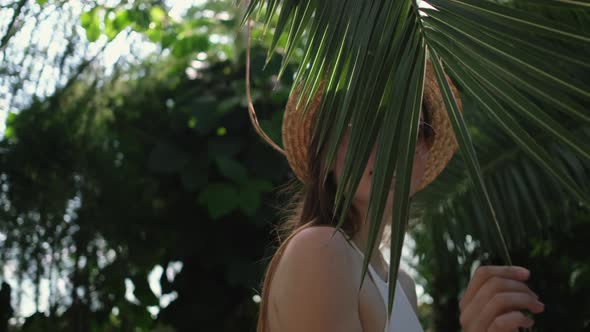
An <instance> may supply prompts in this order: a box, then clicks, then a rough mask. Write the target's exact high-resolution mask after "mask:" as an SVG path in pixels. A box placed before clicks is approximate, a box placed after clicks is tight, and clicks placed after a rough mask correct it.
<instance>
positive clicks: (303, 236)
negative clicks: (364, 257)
mask: <svg viewBox="0 0 590 332" xmlns="http://www.w3.org/2000/svg"><path fill="white" fill-rule="evenodd" d="M351 262H352V255H351V247H350V245H349V244H348V242H347V240H346V238H345V237H344V235H343V234H342V233H341V232H339V231H337V230H336V228H334V227H330V226H312V227H306V228H304V229H302V230H299V231H298V232H297V233H296V234H294V235H293V236H292V237H291V239H290V240H289V242H288V243H287V244H286V246H285V249H284V252H283V254H282V257H281V263H280V264H281V265H283V268H284V269H287V270H289V272H290V273H289V274H290V275H293V274H292V273H296V274H295V276H296V275H297V272H299V273H308V272H313V273H315V274H317V273H321V274H325V275H330V274H334V275H337V274H338V273H343V272H345V273H350V272H349V271H350V270H351V269H352V266H351ZM310 269H313V271H308V270H310Z"/></svg>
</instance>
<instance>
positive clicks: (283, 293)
mask: <svg viewBox="0 0 590 332" xmlns="http://www.w3.org/2000/svg"><path fill="white" fill-rule="evenodd" d="M334 231H335V229H334V228H332V227H308V228H306V229H304V230H301V231H299V232H298V233H297V234H296V235H294V236H293V237H292V238H291V239H290V241H289V243H288V244H287V245H286V247H285V251H284V253H283V256H282V257H281V259H280V262H279V264H278V265H277V269H276V271H275V275H274V278H273V281H272V286H271V290H270V296H271V302H273V304H274V307H275V308H276V309H275V311H276V317H274V319H275V323H276V324H275V326H280V331H329V330H333V331H361V330H362V328H361V325H360V324H361V323H360V319H359V317H358V290H357V289H358V285H359V282H360V280H356V278H355V274H354V273H353V272H354V271H353V263H352V261H353V257H352V253H351V250H350V248H349V247H348V246H349V244H348V243H347V242H346V239H345V238H344V236H343V235H342V234H341V233H339V232H336V233H335V232H334ZM343 317H344V318H343Z"/></svg>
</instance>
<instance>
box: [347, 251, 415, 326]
mask: <svg viewBox="0 0 590 332" xmlns="http://www.w3.org/2000/svg"><path fill="white" fill-rule="evenodd" d="M348 242H349V243H350V244H352V246H353V247H354V249H356V251H357V252H358V253H359V255H361V258H363V259H364V257H365V256H364V255H363V252H362V251H361V250H360V249H359V248H358V247H357V246H356V245H355V244H354V242H352V240H350V241H348ZM369 274H370V275H371V278H372V279H373V282H374V283H375V286H377V289H378V290H379V293H380V294H381V298H382V299H383V303H384V305H385V311H386V312H387V298H388V295H389V283H388V282H386V281H384V280H383V279H381V277H380V276H379V274H377V272H376V271H375V269H373V266H371V264H369ZM390 321H391V322H393V323H392V324H391V325H390V324H389V322H390ZM384 331H385V332H424V330H423V329H422V326H421V325H420V321H419V320H418V317H417V316H416V312H414V309H413V308H412V305H411V304H410V301H409V300H408V298H407V296H406V293H405V292H404V290H403V289H402V287H401V285H400V283H399V280H396V283H395V297H394V298H393V310H392V311H391V316H390V317H389V319H388V320H386V321H385V330H384Z"/></svg>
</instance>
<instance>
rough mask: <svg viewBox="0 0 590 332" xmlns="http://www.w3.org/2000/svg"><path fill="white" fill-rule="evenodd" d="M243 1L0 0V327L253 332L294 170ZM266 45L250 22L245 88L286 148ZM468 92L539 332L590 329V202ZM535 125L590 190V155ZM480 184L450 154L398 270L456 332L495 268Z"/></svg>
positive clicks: (435, 316) (433, 325)
mask: <svg viewBox="0 0 590 332" xmlns="http://www.w3.org/2000/svg"><path fill="white" fill-rule="evenodd" d="M243 13H244V8H243V6H238V5H237V4H236V1H235V0H217V1H215V0H201V1H199V0H195V1H188V0H187V1H173V0H169V1H155V0H136V1H130V0H112V1H109V0H102V1H99V0H92V1H58V0H37V1H33V0H0V38H1V39H0V59H1V60H0V111H1V114H0V115H1V116H2V121H1V122H2V126H1V129H2V132H3V135H2V139H1V141H0V183H1V187H0V189H1V191H0V264H1V266H2V269H1V270H0V279H1V281H2V282H3V283H2V288H1V290H0V332H1V331H7V330H9V331H254V327H255V319H256V313H257V310H258V302H259V297H258V296H257V294H258V292H259V284H260V280H261V277H262V273H263V271H264V268H265V266H266V263H267V262H268V258H269V256H270V255H271V254H272V252H273V248H274V246H275V245H276V243H273V238H274V236H273V234H274V233H273V227H274V225H276V224H277V223H278V222H279V218H280V214H279V212H280V208H281V206H282V205H283V204H284V199H285V198H286V197H283V196H284V195H280V194H279V189H280V186H281V185H283V184H285V183H287V182H288V181H289V179H291V178H292V175H291V174H290V173H289V168H288V166H287V164H286V162H285V160H284V159H283V158H282V156H281V155H279V154H277V153H276V152H274V151H273V150H272V149H271V148H269V147H268V146H267V145H265V144H264V143H263V142H262V141H261V140H260V139H259V138H258V136H257V135H256V134H255V132H254V130H252V128H251V126H250V122H249V119H248V115H247V111H246V98H245V82H244V77H245V75H244V73H245V43H246V39H245V32H244V31H243V30H242V29H241V27H240V25H239V23H240V18H241V17H242V15H243ZM549 14H551V15H556V13H547V15H549ZM561 15H564V17H566V16H567V15H568V13H561ZM579 25H580V28H581V29H588V27H589V26H590V25H589V24H588V21H584V20H582V19H580V20H579ZM271 38H272V31H267V32H266V34H263V31H262V30H261V29H260V28H258V27H255V29H254V32H253V41H254V45H253V47H254V48H253V82H252V84H253V99H254V102H255V105H256V109H257V111H258V113H259V117H260V118H261V119H263V120H262V126H263V127H264V128H265V130H267V131H268V132H269V133H270V136H271V137H273V138H274V139H275V140H276V141H279V142H280V125H281V120H282V109H283V107H284V105H285V103H286V99H287V97H288V93H289V89H290V87H291V83H292V82H291V81H290V79H292V76H293V73H292V72H287V73H286V75H284V79H282V80H281V81H278V80H277V78H276V74H277V73H278V68H279V66H280V62H281V48H280V47H279V49H278V54H276V55H275V56H274V57H273V58H272V61H270V62H269V63H268V64H267V65H266V67H265V68H264V70H263V67H264V64H265V59H266V55H267V54H266V52H267V46H268V45H269V43H270V39H271ZM301 56H302V55H301V54H296V55H295V56H294V58H293V59H294V61H298V60H300V59H301ZM582 79H585V80H587V79H588V78H582ZM465 104H466V106H465V107H466V109H465V114H466V116H467V121H468V123H469V124H470V126H471V131H472V134H473V138H474V142H475V145H476V147H477V148H478V153H479V155H478V156H479V158H480V161H481V163H482V169H483V170H484V176H485V180H486V182H487V183H486V184H487V185H488V189H489V190H490V193H491V194H490V195H491V196H492V200H493V203H494V206H495V207H496V209H497V213H498V216H499V219H500V220H501V226H502V228H503V231H504V233H505V236H506V239H507V242H508V245H509V248H510V251H511V254H512V255H513V259H514V261H515V264H519V265H524V266H527V267H529V268H530V269H531V270H532V280H531V287H532V288H533V290H535V291H536V292H537V293H538V294H539V295H540V297H541V298H542V299H543V300H544V302H545V304H546V311H545V313H543V314H542V315H540V316H538V317H537V318H536V321H537V327H536V330H538V331H587V330H590V296H589V295H590V258H589V256H588V255H587V252H586V250H587V249H586V248H587V243H586V242H585V241H588V240H589V239H590V210H589V209H588V207H587V206H583V205H582V204H580V203H579V202H577V201H576V200H575V199H574V198H572V197H571V195H569V194H568V193H567V191H564V190H563V189H562V187H561V185H560V184H559V183H556V182H554V181H552V180H551V178H550V177H548V176H546V175H545V174H544V173H543V172H542V171H541V170H540V168H538V167H537V166H536V165H535V164H534V162H532V161H531V160H529V159H527V158H526V157H525V156H524V155H523V154H521V153H519V151H518V148H517V147H515V146H514V144H511V143H510V140H508V139H507V138H506V137H504V136H502V134H501V133H500V132H499V131H498V130H496V128H494V127H491V126H490V125H489V121H486V118H485V116H483V115H481V112H478V110H477V109H476V108H475V107H474V106H472V104H471V103H470V101H469V100H466V101H465ZM563 125H565V126H567V128H568V129H570V130H571V131H572V132H574V133H576V135H578V137H580V139H586V140H588V139H590V130H589V128H585V127H581V126H580V125H579V124H576V123H568V124H563ZM531 135H532V136H533V137H534V138H535V139H536V140H538V141H541V142H543V144H545V145H546V146H551V149H552V151H554V153H555V155H556V156H557V157H558V158H559V160H560V162H561V163H562V166H563V167H564V168H565V169H567V170H568V171H569V172H570V173H571V174H573V176H575V178H576V180H577V181H578V183H580V184H582V185H583V187H584V188H585V189H587V191H590V188H588V187H589V186H590V180H589V174H590V172H589V168H590V161H588V160H581V159H580V158H578V157H577V156H576V154H575V153H573V152H572V151H570V150H568V148H566V147H563V146H559V145H557V144H554V143H553V142H552V141H551V139H550V138H549V137H546V135H545V134H543V133H538V134H535V132H534V131H532V132H531ZM472 197H473V195H472V194H471V193H470V186H469V182H468V178H467V175H466V173H465V170H464V169H463V167H462V161H461V160H460V158H454V160H453V161H452V162H451V164H450V166H449V167H448V169H447V170H446V171H445V172H444V173H443V175H442V176H441V177H440V178H439V179H438V180H437V181H436V182H435V183H433V185H432V186H431V187H429V188H428V190H426V191H424V192H422V193H420V194H419V196H418V197H417V199H416V200H414V205H415V211H416V213H415V219H416V220H415V222H413V223H412V227H411V229H410V235H411V236H410V237H409V238H408V241H407V249H409V254H407V262H406V263H407V268H409V269H411V270H412V271H413V272H412V273H413V274H414V275H415V277H416V279H417V283H418V284H419V290H420V292H419V293H420V294H421V295H420V315H421V319H422V322H423V326H424V327H425V330H429V331H459V330H460V327H459V323H458V299H459V298H460V296H461V292H462V291H463V289H464V287H465V286H466V284H467V282H468V280H469V275H470V273H471V271H472V270H473V268H474V267H475V266H476V265H477V264H481V263H493V262H496V261H498V257H497V255H495V251H494V250H493V248H492V247H493V246H492V244H491V243H490V241H491V240H490V238H489V236H490V235H489V234H487V233H486V232H487V231H486V227H484V226H483V225H481V224H480V223H478V221H479V220H481V218H479V216H478V209H477V205H476V203H474V201H473V199H472Z"/></svg>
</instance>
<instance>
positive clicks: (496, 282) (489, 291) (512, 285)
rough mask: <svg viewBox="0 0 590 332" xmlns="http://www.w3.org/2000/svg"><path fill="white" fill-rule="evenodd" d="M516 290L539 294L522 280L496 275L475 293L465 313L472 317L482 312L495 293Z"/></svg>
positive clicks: (534, 295) (513, 291) (533, 294)
mask: <svg viewBox="0 0 590 332" xmlns="http://www.w3.org/2000/svg"><path fill="white" fill-rule="evenodd" d="M516 292H522V293H525V294H529V295H531V296H533V297H535V298H538V296H537V295H536V294H535V293H534V292H533V291H532V290H531V289H530V288H529V287H528V286H527V285H526V284H525V283H524V282H522V281H516V280H514V279H507V278H502V277H495V276H494V277H491V278H489V279H488V280H487V282H486V283H485V284H484V285H483V286H481V288H480V291H479V292H477V294H475V296H474V297H473V299H472V301H471V302H470V305H469V306H468V307H465V309H464V311H463V315H465V316H467V317H470V316H473V315H475V314H476V313H477V312H481V309H482V308H483V307H484V306H485V305H486V303H488V301H489V300H490V299H491V298H492V297H493V296H494V294H497V293H516Z"/></svg>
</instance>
